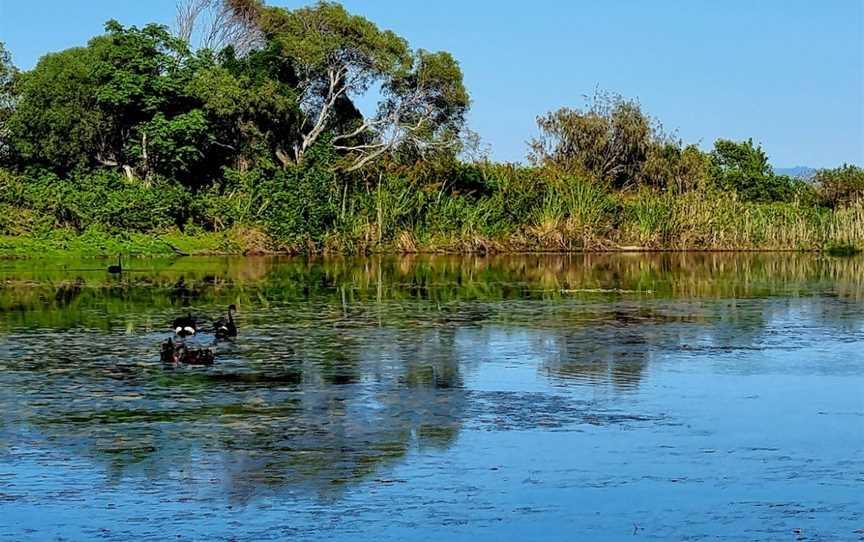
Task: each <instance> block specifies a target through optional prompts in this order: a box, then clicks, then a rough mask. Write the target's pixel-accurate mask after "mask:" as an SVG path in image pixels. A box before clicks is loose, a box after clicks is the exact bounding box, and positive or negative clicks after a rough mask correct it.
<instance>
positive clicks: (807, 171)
mask: <svg viewBox="0 0 864 542" xmlns="http://www.w3.org/2000/svg"><path fill="white" fill-rule="evenodd" d="M774 173H776V174H777V175H788V176H789V177H796V178H798V179H804V180H805V181H807V180H810V179H812V178H813V176H814V175H816V169H814V168H812V167H807V166H795V167H775V168H774Z"/></svg>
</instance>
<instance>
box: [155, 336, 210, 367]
mask: <svg viewBox="0 0 864 542" xmlns="http://www.w3.org/2000/svg"><path fill="white" fill-rule="evenodd" d="M159 357H160V358H161V359H162V362H163V363H171V364H175V363H184V364H186V365H213V363H214V362H215V361H216V356H214V355H213V351H212V350H210V349H208V348H199V349H197V350H190V349H189V348H188V347H187V346H186V345H185V344H183V343H175V342H174V341H172V340H171V339H170V338H169V339H168V340H167V341H165V342H164V343H162V351H161V352H160V356H159Z"/></svg>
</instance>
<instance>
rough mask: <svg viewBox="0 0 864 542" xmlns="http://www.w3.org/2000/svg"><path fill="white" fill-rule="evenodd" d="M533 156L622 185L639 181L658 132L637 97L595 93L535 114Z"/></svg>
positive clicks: (537, 161)
mask: <svg viewBox="0 0 864 542" xmlns="http://www.w3.org/2000/svg"><path fill="white" fill-rule="evenodd" d="M537 125H538V127H539V128H540V137H539V138H536V139H534V140H532V141H531V142H530V143H529V146H530V154H529V159H530V160H531V162H533V163H534V164H535V165H545V166H551V167H553V168H556V169H559V170H561V171H564V172H567V173H575V174H581V175H590V176H592V177H594V178H595V179H596V180H598V181H601V182H607V183H610V184H611V185H612V186H615V187H618V188H623V187H625V186H627V185H629V184H632V183H635V182H638V174H639V172H640V170H641V168H642V165H643V163H644V162H645V160H646V158H647V154H648V150H649V147H650V146H651V143H652V138H653V136H654V129H653V127H652V121H651V119H650V118H649V117H648V116H646V115H645V114H643V113H642V109H641V107H640V105H639V103H638V102H636V101H634V100H626V99H624V98H623V97H621V96H618V95H615V94H608V93H597V94H595V95H594V96H593V97H592V98H590V99H589V101H588V106H587V107H586V108H584V109H570V108H566V107H564V108H561V109H559V110H558V111H554V112H552V113H549V114H547V115H545V116H543V117H539V118H538V119H537Z"/></svg>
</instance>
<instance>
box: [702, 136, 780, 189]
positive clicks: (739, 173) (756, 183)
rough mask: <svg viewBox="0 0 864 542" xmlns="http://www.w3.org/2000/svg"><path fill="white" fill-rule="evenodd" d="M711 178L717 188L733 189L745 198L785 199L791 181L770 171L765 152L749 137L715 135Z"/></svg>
mask: <svg viewBox="0 0 864 542" xmlns="http://www.w3.org/2000/svg"><path fill="white" fill-rule="evenodd" d="M711 179H712V182H713V183H714V185H715V186H716V187H717V188H720V189H721V190H734V191H735V192H737V193H738V194H739V195H740V196H741V197H742V198H744V199H745V200H748V201H762V202H770V201H789V200H790V199H791V198H792V196H793V195H794V183H793V181H792V179H790V178H789V177H785V176H778V175H774V171H773V169H772V168H771V165H770V164H769V163H768V155H767V154H765V151H763V150H762V147H760V146H754V145H753V140H752V139H748V140H747V141H742V142H736V141H729V140H726V139H718V140H717V141H716V142H715V143H714V150H713V151H712V153H711Z"/></svg>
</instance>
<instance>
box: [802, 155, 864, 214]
mask: <svg viewBox="0 0 864 542" xmlns="http://www.w3.org/2000/svg"><path fill="white" fill-rule="evenodd" d="M813 180H814V181H815V182H816V184H817V186H818V187H819V192H820V195H821V196H822V199H823V200H824V201H825V203H827V204H828V205H829V206H830V207H833V208H837V207H842V206H844V205H854V204H855V203H857V202H859V201H862V200H864V169H861V168H860V167H856V166H853V165H850V164H843V165H842V166H840V167H838V168H834V169H820V170H819V171H817V172H816V175H815V177H814V179H813Z"/></svg>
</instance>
